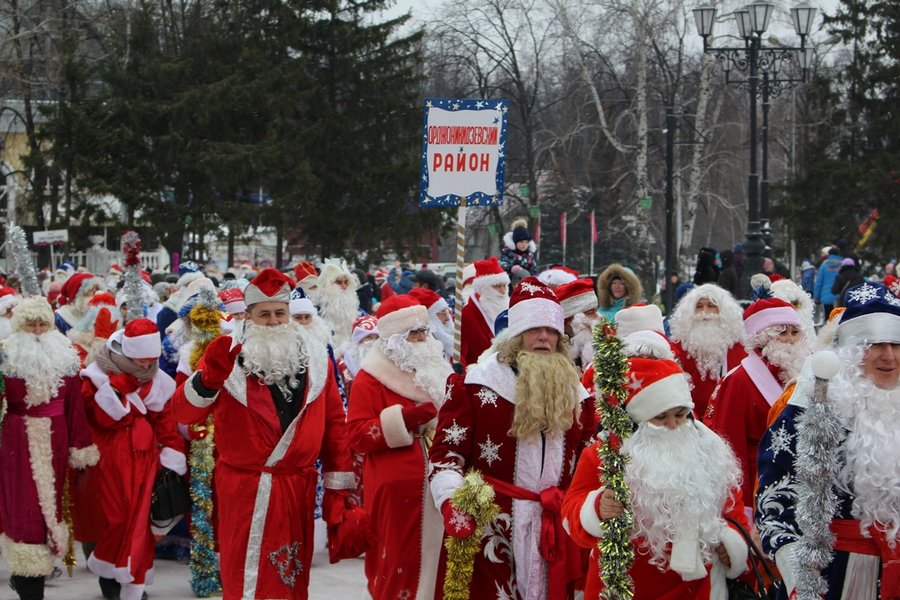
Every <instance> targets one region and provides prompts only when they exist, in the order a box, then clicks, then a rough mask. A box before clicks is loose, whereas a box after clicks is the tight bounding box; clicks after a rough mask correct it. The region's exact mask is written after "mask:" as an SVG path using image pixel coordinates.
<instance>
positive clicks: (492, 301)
mask: <svg viewBox="0 0 900 600" xmlns="http://www.w3.org/2000/svg"><path fill="white" fill-rule="evenodd" d="M478 305H479V306H480V307H481V311H482V312H483V313H484V316H485V317H487V319H488V321H489V322H490V325H491V330H493V329H494V319H496V318H497V315H499V314H500V313H502V312H503V311H504V310H506V309H507V308H509V296H507V295H506V294H505V293H501V292H498V291H497V290H495V289H494V288H493V287H489V288H488V289H486V290H483V291H481V292H478Z"/></svg>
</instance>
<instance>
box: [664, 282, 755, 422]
mask: <svg viewBox="0 0 900 600" xmlns="http://www.w3.org/2000/svg"><path fill="white" fill-rule="evenodd" d="M669 326H670V327H671V328H672V349H673V350H674V351H675V357H676V360H677V361H678V363H679V364H680V365H681V368H682V369H684V372H685V373H687V374H688V375H690V378H691V386H693V387H692V389H691V397H692V398H693V399H694V411H695V414H696V415H698V416H699V417H701V418H702V417H703V415H704V414H706V405H707V404H709V397H710V396H712V393H713V390H715V389H716V385H718V383H719V381H720V380H721V379H722V378H723V377H725V374H726V373H728V372H729V371H730V370H731V369H733V368H735V367H736V366H738V365H739V364H740V362H741V361H742V360H743V359H744V357H745V356H747V351H746V350H745V349H744V323H743V320H742V318H741V307H740V305H739V304H738V303H737V301H735V299H734V298H733V297H732V296H731V294H730V293H729V292H728V291H727V290H725V289H723V288H720V287H719V286H717V285H715V284H712V283H704V284H703V285H698V286H697V287H695V288H693V289H691V291H689V292H688V293H687V294H685V295H684V296H683V297H682V298H681V300H680V301H679V302H678V305H677V306H676V307H675V313H674V314H673V315H672V317H671V318H670V319H669Z"/></svg>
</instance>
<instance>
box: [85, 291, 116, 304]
mask: <svg viewBox="0 0 900 600" xmlns="http://www.w3.org/2000/svg"><path fill="white" fill-rule="evenodd" d="M88 304H89V305H90V306H115V305H116V297H115V296H113V295H112V294H110V293H109V292H101V293H99V294H94V296H93V297H92V298H91V300H90V302H88Z"/></svg>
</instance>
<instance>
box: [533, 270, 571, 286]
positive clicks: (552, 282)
mask: <svg viewBox="0 0 900 600" xmlns="http://www.w3.org/2000/svg"><path fill="white" fill-rule="evenodd" d="M538 279H539V280H540V281H541V283H543V284H545V285H547V286H549V287H550V288H551V289H556V288H558V287H559V286H561V285H565V284H567V283H572V282H573V281H575V280H576V279H578V271H576V270H575V269H570V268H569V267H564V266H563V265H556V266H554V267H550V268H549V269H547V270H546V271H541V272H540V273H539V274H538Z"/></svg>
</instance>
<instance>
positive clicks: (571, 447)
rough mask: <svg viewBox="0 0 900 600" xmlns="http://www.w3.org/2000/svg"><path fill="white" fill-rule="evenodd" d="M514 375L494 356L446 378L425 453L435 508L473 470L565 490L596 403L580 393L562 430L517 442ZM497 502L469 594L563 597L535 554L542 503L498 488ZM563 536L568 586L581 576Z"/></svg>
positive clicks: (537, 488) (592, 427)
mask: <svg viewBox="0 0 900 600" xmlns="http://www.w3.org/2000/svg"><path fill="white" fill-rule="evenodd" d="M515 379H516V376H515V374H514V373H513V371H512V369H510V367H509V366H507V365H504V364H502V363H499V362H498V361H497V358H496V355H493V356H490V357H488V358H487V359H486V360H485V361H483V362H482V363H479V364H477V365H473V366H471V367H470V368H469V370H468V372H467V373H466V375H465V376H462V375H451V376H450V379H449V380H448V389H447V398H448V399H447V401H446V402H445V403H444V405H443V406H442V407H441V410H440V413H439V415H438V425H437V433H436V435H435V438H434V445H433V446H432V448H431V452H430V453H429V458H430V460H431V463H432V478H431V491H432V494H433V495H434V498H435V503H436V505H437V506H441V505H442V504H443V502H444V501H446V500H447V499H449V498H450V497H451V496H452V495H453V492H454V490H455V489H456V488H458V487H459V485H461V483H462V477H463V475H464V474H465V473H466V472H468V471H469V470H470V469H478V470H479V471H481V472H482V473H483V474H484V475H488V476H490V477H493V478H496V479H498V480H500V481H503V482H507V483H511V484H514V485H516V486H518V487H520V488H525V489H527V490H529V491H531V492H537V493H540V492H541V491H545V490H550V489H551V488H558V489H559V490H561V491H564V490H565V489H566V488H568V486H569V482H570V481H571V478H572V474H573V473H574V471H575V463H576V460H577V458H578V456H579V454H580V453H581V451H582V450H583V449H584V448H585V446H587V444H588V443H589V442H590V439H591V438H592V436H593V435H594V432H595V431H596V415H595V413H594V403H593V400H592V399H591V398H590V396H589V395H588V394H587V392H586V391H584V390H582V392H583V393H582V394H581V415H580V418H579V420H576V421H575V422H574V423H573V425H572V427H571V428H569V430H568V431H566V432H565V433H564V434H563V435H561V436H552V437H551V436H548V437H546V438H545V439H541V437H536V438H535V439H534V440H532V441H530V442H529V441H525V440H520V439H517V438H514V437H512V436H510V435H509V429H510V427H511V426H512V421H513V414H514V411H515ZM560 499H561V498H560ZM495 501H496V503H497V504H498V506H499V507H500V514H499V515H498V516H497V517H496V518H495V519H494V520H493V521H492V522H491V523H490V524H489V525H488V527H487V528H486V531H485V533H484V536H483V538H482V544H481V548H480V549H479V551H478V554H477V555H476V557H475V567H474V568H475V571H474V575H473V577H472V583H471V586H470V597H471V598H479V599H481V598H484V599H487V598H528V599H530V598H532V597H534V594H535V593H537V594H538V595H539V596H540V591H541V590H542V589H543V592H544V594H548V592H549V596H540V597H541V598H544V597H549V598H557V597H560V594H562V596H561V597H566V593H567V590H566V589H565V586H564V588H563V589H555V590H550V589H548V588H547V586H548V581H547V570H546V569H547V561H546V560H544V559H543V558H542V557H541V556H540V554H539V551H538V541H539V539H540V534H541V514H542V508H541V505H540V504H539V503H538V502H532V501H528V500H512V499H511V498H510V497H509V496H506V495H504V494H501V493H498V494H497V496H496V499H495ZM563 538H564V540H563V541H559V542H558V544H557V546H558V551H559V552H562V551H563V550H564V549H566V550H567V554H568V556H569V561H567V565H564V566H566V567H568V569H567V571H566V578H567V579H568V580H569V583H571V582H572V581H573V580H575V579H577V578H579V577H581V576H582V575H583V573H582V572H581V552H580V550H579V549H578V548H576V547H574V545H571V547H569V548H566V546H567V543H566V541H565V534H564V533H563ZM446 558H447V556H446V550H445V549H442V551H441V564H440V571H439V573H438V589H439V593H438V594H437V596H436V597H437V598H440V597H442V596H441V594H440V590H441V589H442V587H443V581H444V577H445V570H446V567H447V563H446ZM541 573H543V575H541ZM568 587H571V585H570V586H568ZM529 589H530V591H529ZM503 594H506V595H503ZM517 594H518V595H517Z"/></svg>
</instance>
